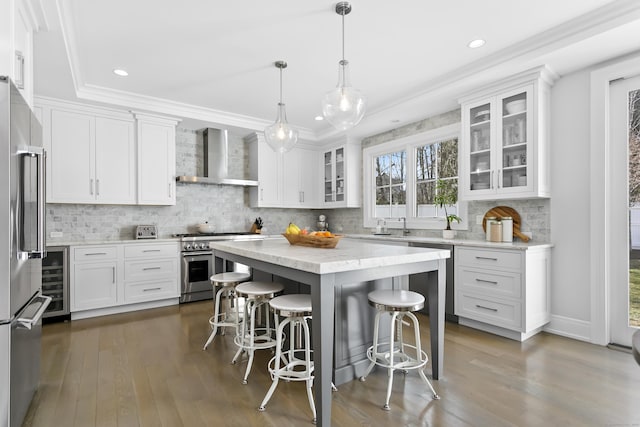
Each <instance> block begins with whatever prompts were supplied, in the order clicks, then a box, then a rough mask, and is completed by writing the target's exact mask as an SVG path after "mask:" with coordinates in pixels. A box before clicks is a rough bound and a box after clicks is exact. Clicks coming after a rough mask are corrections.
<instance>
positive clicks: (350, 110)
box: [322, 2, 367, 130]
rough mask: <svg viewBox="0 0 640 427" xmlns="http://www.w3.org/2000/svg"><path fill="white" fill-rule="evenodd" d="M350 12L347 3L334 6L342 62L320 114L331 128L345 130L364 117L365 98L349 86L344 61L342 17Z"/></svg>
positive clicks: (346, 65)
mask: <svg viewBox="0 0 640 427" xmlns="http://www.w3.org/2000/svg"><path fill="white" fill-rule="evenodd" d="M349 12H351V5H350V4H349V2H339V3H338V4H336V13H337V14H339V15H341V16H342V60H340V61H339V62H338V84H337V85H336V88H335V89H333V90H332V91H329V92H327V93H326V94H325V95H324V97H323V98H322V114H323V115H324V118H325V119H326V120H327V121H328V122H329V123H331V125H332V126H333V127H335V128H336V129H339V130H347V129H349V128H352V127H354V126H355V125H357V124H358V123H360V121H361V120H362V118H363V117H364V113H365V109H366V103H367V101H366V98H365V96H364V95H363V94H362V92H360V91H359V90H358V89H356V88H354V87H353V86H351V80H350V78H349V61H347V60H346V59H344V16H345V15H347V14H348V13H349Z"/></svg>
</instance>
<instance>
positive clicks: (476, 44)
mask: <svg viewBox="0 0 640 427" xmlns="http://www.w3.org/2000/svg"><path fill="white" fill-rule="evenodd" d="M485 43H486V42H485V41H484V40H482V39H475V40H471V41H470V42H469V44H468V45H467V46H469V47H470V48H471V49H475V48H478V47H481V46H484V44H485Z"/></svg>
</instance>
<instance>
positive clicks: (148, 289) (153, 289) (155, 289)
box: [142, 288, 162, 292]
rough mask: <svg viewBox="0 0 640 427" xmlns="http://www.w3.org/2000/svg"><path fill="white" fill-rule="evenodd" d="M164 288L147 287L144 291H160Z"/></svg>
mask: <svg viewBox="0 0 640 427" xmlns="http://www.w3.org/2000/svg"><path fill="white" fill-rule="evenodd" d="M161 289H162V288H147V289H143V290H142V292H150V291H159V290H161Z"/></svg>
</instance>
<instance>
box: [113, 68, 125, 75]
mask: <svg viewBox="0 0 640 427" xmlns="http://www.w3.org/2000/svg"><path fill="white" fill-rule="evenodd" d="M113 74H115V75H117V76H120V77H127V76H128V75H129V73H127V72H126V70H123V69H121V68H115V69H114V70H113Z"/></svg>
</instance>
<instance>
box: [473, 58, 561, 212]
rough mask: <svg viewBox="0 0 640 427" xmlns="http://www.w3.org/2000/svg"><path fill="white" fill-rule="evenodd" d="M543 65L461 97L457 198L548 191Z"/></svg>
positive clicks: (548, 78) (547, 80) (547, 81)
mask: <svg viewBox="0 0 640 427" xmlns="http://www.w3.org/2000/svg"><path fill="white" fill-rule="evenodd" d="M553 80H554V76H553V75H552V73H551V72H550V71H549V70H548V69H547V68H545V67H542V68H539V69H536V70H533V71H531V72H526V73H523V74H521V75H518V76H515V77H514V78H512V79H510V80H509V81H507V82H502V83H501V84H500V85H496V86H491V87H490V88H485V89H483V90H482V91H479V92H475V93H473V94H470V95H469V96H467V97H464V98H462V99H461V100H460V103H461V105H462V143H461V145H460V161H461V164H460V198H461V199H463V200H484V199H491V200H495V199H517V198H532V197H549V196H550V188H549V182H550V181H549V179H550V177H549V170H550V165H549V160H550V159H549V108H550V107H549V91H550V86H551V84H552V83H553Z"/></svg>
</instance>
